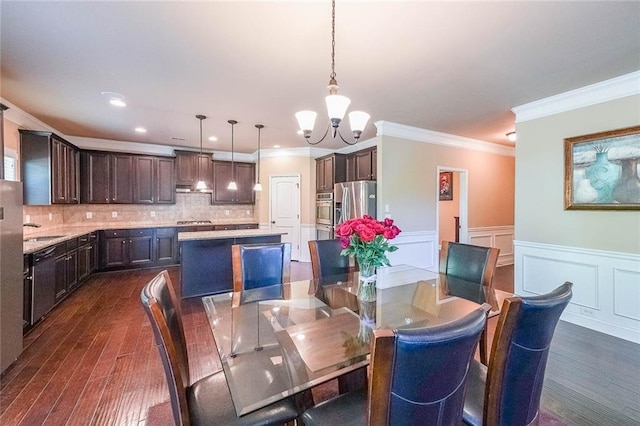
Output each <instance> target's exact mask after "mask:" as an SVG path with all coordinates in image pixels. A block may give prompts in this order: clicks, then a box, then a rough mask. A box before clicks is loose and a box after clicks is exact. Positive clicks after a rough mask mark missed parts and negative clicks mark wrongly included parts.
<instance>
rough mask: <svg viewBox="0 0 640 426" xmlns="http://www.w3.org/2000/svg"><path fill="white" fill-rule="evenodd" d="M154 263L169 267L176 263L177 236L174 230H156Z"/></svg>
mask: <svg viewBox="0 0 640 426" xmlns="http://www.w3.org/2000/svg"><path fill="white" fill-rule="evenodd" d="M155 254H156V255H155V259H154V260H155V262H156V263H158V264H160V265H171V264H174V263H177V262H178V234H177V233H176V228H158V229H156V249H155Z"/></svg>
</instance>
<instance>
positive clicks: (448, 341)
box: [302, 305, 490, 426]
mask: <svg viewBox="0 0 640 426" xmlns="http://www.w3.org/2000/svg"><path fill="white" fill-rule="evenodd" d="M489 308H490V307H489V306H488V305H486V306H485V305H483V307H482V308H479V309H477V310H475V311H474V312H472V313H470V314H468V315H467V316H465V317H463V318H461V319H459V320H457V321H453V322H450V323H447V324H443V325H439V326H433V327H422V328H414V329H399V330H389V329H378V330H374V332H373V333H374V340H373V342H372V345H373V346H372V350H371V365H370V367H371V369H370V380H369V385H368V392H367V390H362V391H354V392H349V393H345V394H343V395H339V396H337V397H335V398H333V399H330V400H328V401H325V402H322V403H320V404H318V405H316V406H315V407H313V408H310V409H309V410H307V411H305V412H304V413H303V414H302V420H303V421H304V424H305V425H308V426H311V425H338V424H339V425H422V426H429V425H454V424H455V425H457V424H460V422H461V420H462V407H463V404H464V389H465V382H466V378H467V372H468V368H469V362H470V361H471V359H472V358H473V355H474V353H475V350H476V346H477V344H478V338H479V337H480V332H481V331H482V329H483V328H484V325H485V322H486V309H489Z"/></svg>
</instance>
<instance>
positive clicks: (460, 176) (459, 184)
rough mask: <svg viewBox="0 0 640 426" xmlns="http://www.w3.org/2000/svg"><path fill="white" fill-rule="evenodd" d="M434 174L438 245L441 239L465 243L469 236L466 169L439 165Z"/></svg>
mask: <svg viewBox="0 0 640 426" xmlns="http://www.w3.org/2000/svg"><path fill="white" fill-rule="evenodd" d="M436 174H437V175H436V182H437V191H436V206H437V207H436V218H437V222H438V223H437V227H436V228H437V230H438V246H439V245H440V243H441V242H442V241H443V240H446V241H457V242H460V243H466V242H467V241H468V238H469V237H468V234H469V230H468V212H467V207H468V178H467V170H464V169H456V168H452V167H440V166H439V167H438V168H437V171H436Z"/></svg>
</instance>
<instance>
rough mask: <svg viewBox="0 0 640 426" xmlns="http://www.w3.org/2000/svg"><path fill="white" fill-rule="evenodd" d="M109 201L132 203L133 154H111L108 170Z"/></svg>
mask: <svg viewBox="0 0 640 426" xmlns="http://www.w3.org/2000/svg"><path fill="white" fill-rule="evenodd" d="M109 173H110V176H109V183H110V188H109V190H110V194H111V199H110V200H109V202H110V203H115V204H131V203H133V156H132V155H129V154H111V168H110V170H109Z"/></svg>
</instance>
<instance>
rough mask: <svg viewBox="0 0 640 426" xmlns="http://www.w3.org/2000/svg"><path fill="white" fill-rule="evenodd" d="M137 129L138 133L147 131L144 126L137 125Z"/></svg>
mask: <svg viewBox="0 0 640 426" xmlns="http://www.w3.org/2000/svg"><path fill="white" fill-rule="evenodd" d="M135 131H136V133H147V129H145V128H144V127H136V128H135Z"/></svg>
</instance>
